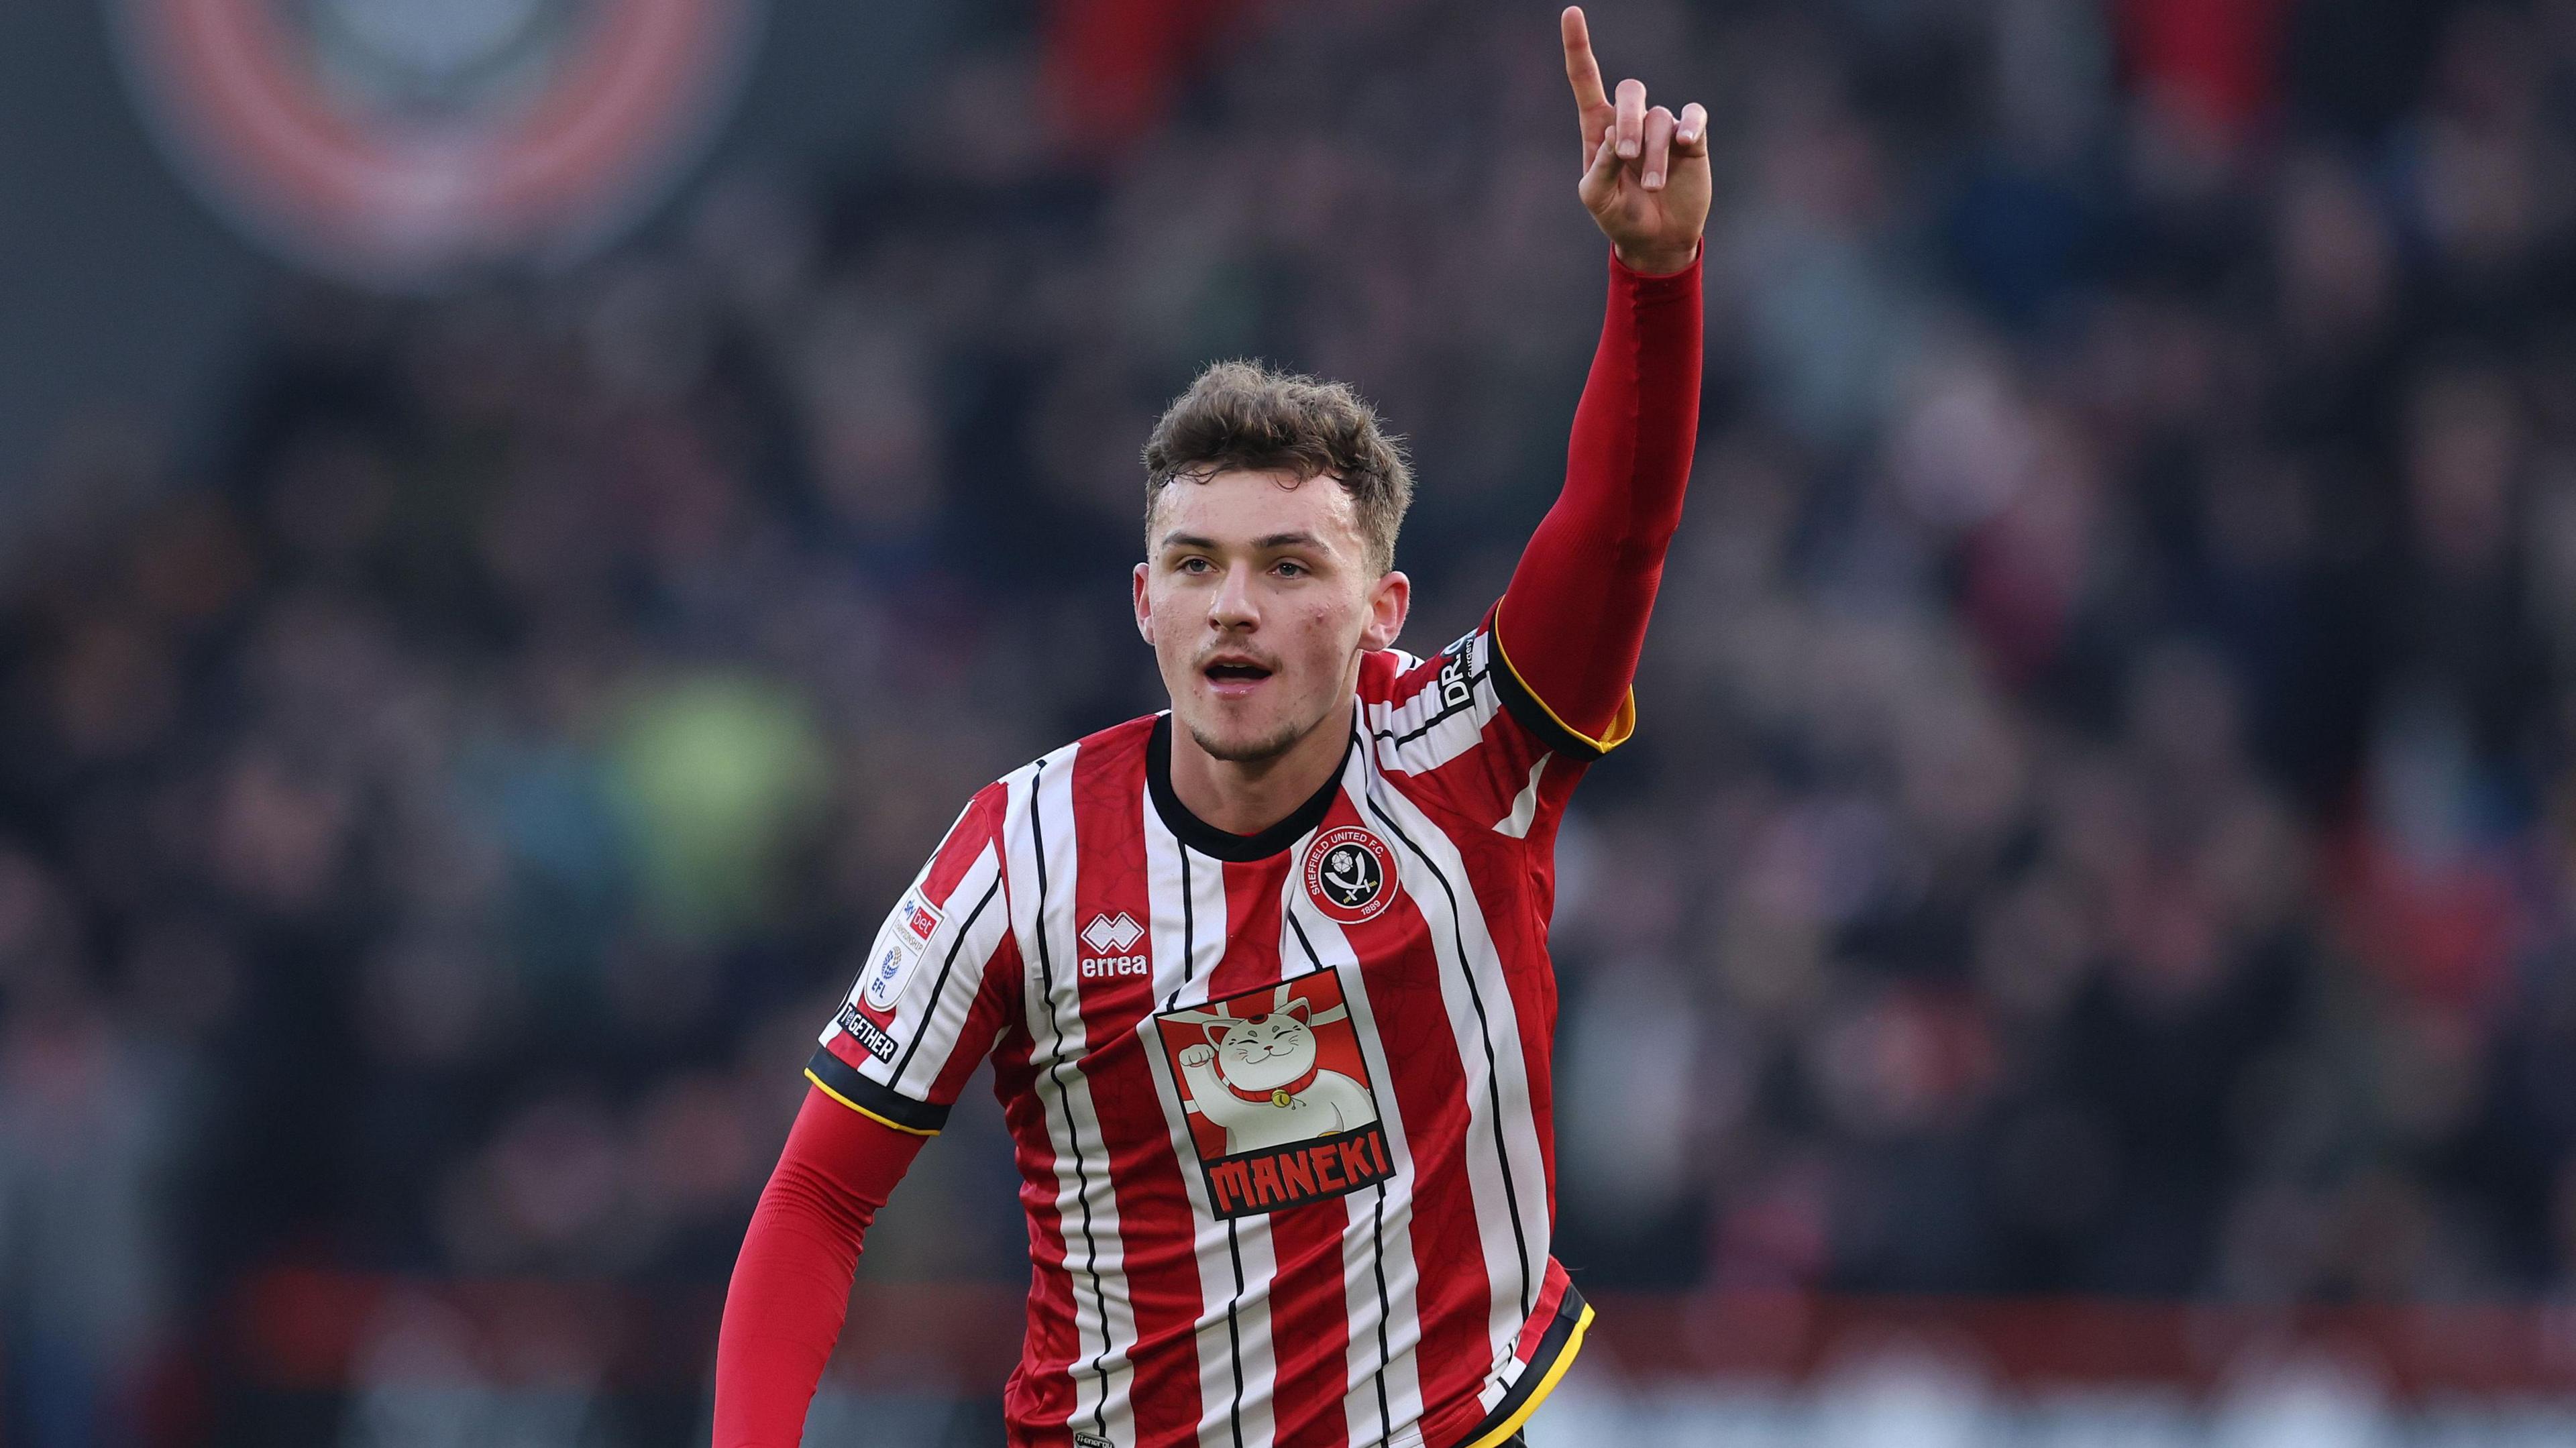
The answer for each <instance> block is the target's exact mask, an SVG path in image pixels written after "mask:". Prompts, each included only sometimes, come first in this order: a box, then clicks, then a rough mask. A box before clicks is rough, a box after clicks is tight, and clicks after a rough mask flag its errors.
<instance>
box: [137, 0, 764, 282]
mask: <svg viewBox="0 0 2576 1448" xmlns="http://www.w3.org/2000/svg"><path fill="white" fill-rule="evenodd" d="M763 3H764V0H476V3H473V4H459V3H455V0H293V3H284V0H119V3H117V4H116V5H115V6H114V7H112V8H113V9H114V11H115V12H116V15H117V18H118V19H119V20H120V21H121V22H122V24H120V25H119V26H118V27H117V38H118V39H119V40H120V41H121V42H122V47H123V50H124V53H125V59H126V66H125V71H126V76H127V79H128V81H129V82H130V84H131V85H132V87H133V89H134V90H135V92H136V94H137V97H138V99H139V100H140V101H141V102H142V110H143V112H144V116H145V119H146V120H147V121H149V122H150V123H151V127H152V129H153V130H154V131H155V132H156V134H157V137H158V139H159V140H160V142H161V144H162V147H163V149H164V150H165V151H167V152H168V153H169V154H170V155H171V157H172V158H173V159H174V160H176V161H177V162H179V163H180V165H181V167H182V169H183V170H184V171H185V173H186V174H187V177H188V179H189V180H190V181H192V182H194V183H195V184H196V186H197V188H198V190H199V191H200V193H201V194H203V195H204V196H205V197H206V199H207V200H208V201H209V202H211V203H212V204H213V205H214V206H215V208H216V209H217V210H218V211H220V212H222V213H223V214H224V215H225V216H226V218H227V219H229V220H231V221H232V222H233V223H234V224H235V225H237V226H238V227H240V228H241V229H242V230H243V231H245V232H248V233H249V234H250V235H252V236H253V237H255V238H257V239H258V240H259V241H261V242H263V243H265V244H267V245H268V246H270V247H272V248H274V249H276V250H278V251H281V252H283V253H285V254H286V255H287V256H288V257H290V258H292V259H293V260H295V261H297V262H300V263H302V264H304V265H306V266H308V267H312V268H314V269H316V270H319V271H324V272H329V273H332V274H334V275H336V276H339V277H342V278H345V279H348V280H351V281H357V282H363V283H368V284H371V285H377V286H387V287H397V288H415V287H421V286H425V285H436V284H439V283H442V282H446V281H450V280H453V279H454V278H456V277H457V276H458V275H460V274H463V273H468V272H472V271H475V270H478V269H484V268H489V267H492V266H494V265H497V264H509V263H516V262H527V261H533V262H537V263H539V264H545V265H561V264H563V263H566V262H570V261H574V260H577V259H579V258H580V257H581V256H583V255H585V254H587V253H589V252H590V251H592V250H594V249H596V248H597V247H598V246H600V245H602V244H603V243H604V242H605V241H606V240H607V239H608V238H609V237H610V236H611V235H613V234H614V233H616V232H617V231H619V230H621V229H623V228H624V227H625V226H626V225H627V223H629V222H631V221H633V220H635V219H637V218H638V217H639V216H640V215H641V214H642V213H643V212H644V211H645V210H646V209H647V208H648V207H650V206H652V205H653V204H654V203H655V202H656V201H658V200H659V199H660V197H661V195H662V194H663V192H664V191H665V190H666V189H667V188H668V187H669V186H670V185H672V184H673V183H674V182H675V181H676V180H677V179H678V177H679V175H680V173H681V171H682V170H683V169H684V168H685V167H686V166H687V164H688V163H689V162H690V161H691V160H692V159H693V158H694V157H695V155H696V153H697V152H698V151H699V150H700V149H701V148H702V147H703V146H704V144H705V142H707V141H708V140H709V139H711V138H712V136H713V133H714V130H715V123H716V122H717V121H718V120H720V119H721V118H722V117H723V116H724V114H725V112H726V111H727V110H728V109H729V108H730V105H731V102H732V100H733V97H734V95H735V94H736V93H737V92H738V91H739V90H740V88H741V82H742V79H743V75H744V72H745V71H746V70H747V69H748V62H749V60H750V57H751V52H752V40H753V38H754V36H755V35H756V33H757V31H758V29H759V26H758V20H759V18H760V14H761V11H762V5H763Z"/></svg>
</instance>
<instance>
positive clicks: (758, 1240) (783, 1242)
mask: <svg viewBox="0 0 2576 1448" xmlns="http://www.w3.org/2000/svg"><path fill="white" fill-rule="evenodd" d="M923 1140H925V1138H923V1137H919V1136H914V1135H911V1134H909V1133H907V1132H901V1131H897V1130H895V1129H893V1128H892V1127H889V1126H883V1125H879V1124H878V1123H877V1122H874V1121H871V1120H869V1119H868V1118H867V1117H864V1116H861V1115H860V1114H859V1113H858V1112H856V1111H853V1110H851V1109H850V1108H849V1107H847V1106H844V1105H842V1104H841V1103H840V1102H838V1101H835V1100H833V1099H832V1098H831V1097H829V1096H826V1095H824V1094H823V1093H822V1092H820V1091H807V1092H806V1093H805V1104H804V1106H803V1107H802V1108H801V1109H800V1110H798V1112H797V1113H796V1125H795V1127H794V1128H793V1129H791V1130H790V1131H789V1132H788V1133H787V1146H786V1149H785V1150H783V1151H781V1152H780V1153H779V1154H778V1169H777V1170H776V1171H773V1172H771V1173H770V1176H769V1185H768V1186H767V1187H765V1188H763V1189H762V1191H761V1193H760V1205H759V1206H758V1207H756V1208H754V1209H753V1211H752V1214H751V1228H750V1230H749V1231H747V1232H745V1233H744V1234H743V1239H742V1255H741V1256H740V1257H738V1258H736V1259H735V1260H734V1264H733V1285H732V1286H731V1287H730V1288H729V1289H728V1290H727V1291H726V1293H725V1306H724V1326H723V1327H722V1328H721V1329H720V1330H719V1331H718V1332H717V1334H716V1426H715V1442H714V1448H797V1445H798V1444H799V1443H801V1442H802V1441H803V1440H804V1437H805V1410H806V1409H807V1407H809V1406H810V1405H811V1404H812V1402H813V1399H814V1386H815V1384H817V1383H819V1382H821V1381H822V1378H823V1364H824V1363H825V1362H826V1361H828V1360H829V1359H830V1358H831V1356H832V1344H833V1343H834V1342H836V1341H837V1340H838V1339H839V1338H840V1335H841V1319H842V1318H843V1317H844V1316H845V1315H847V1314H848V1312H849V1310H850V1281H851V1278H852V1277H853V1276H855V1275H856V1274H857V1272H858V1270H859V1243H860V1240H861V1239H862V1238H863V1237H865V1236H866V1234H867V1230H868V1223H870V1222H871V1221H874V1220H875V1219H876V1214H877V1209H878V1208H879V1207H882V1206H884V1205H885V1202H886V1198H887V1196H889V1195H891V1194H892V1193H893V1191H894V1184H895V1183H896V1182H898V1181H900V1180H902V1179H903V1174H904V1170H905V1169H906V1168H908V1167H910V1166H911V1165H912V1159H913V1157H914V1156H916V1155H918V1154H919V1153H920V1151H921V1143H922V1142H923Z"/></svg>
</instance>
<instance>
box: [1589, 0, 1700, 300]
mask: <svg viewBox="0 0 2576 1448" xmlns="http://www.w3.org/2000/svg"><path fill="white" fill-rule="evenodd" d="M1560 28H1561V29H1562V30H1563V32H1564V35H1565V78H1566V80H1568V81H1569V82H1571V83H1572V84H1573V86H1574V106H1575V111H1576V113H1577V116H1578V118H1579V119H1580V121H1581V122H1582V128H1583V182H1582V184H1581V185H1580V186H1578V187H1577V188H1576V194H1577V195H1579V196H1581V197H1582V198H1583V205H1584V208H1585V209H1586V210H1588V211H1590V212H1591V213H1592V219H1593V220H1594V221H1595V222H1597V223H1599V225H1600V227H1601V232H1602V234H1603V235H1604V236H1607V237H1609V238H1610V245H1611V246H1612V247H1613V248H1614V249H1616V250H1617V252H1618V253H1619V260H1620V261H1622V262H1625V263H1626V264H1627V265H1628V266H1629V267H1630V268H1632V269H1634V270H1636V271H1641V272H1654V273H1668V272H1677V271H1680V270H1681V269H1682V268H1684V267H1687V266H1689V265H1690V263H1691V258H1692V257H1694V256H1696V255H1698V254H1699V237H1700V233H1701V232H1702V231H1703V230H1705V229H1706V228H1707V226H1708V196H1709V179H1708V109H1707V107H1705V106H1702V105H1701V104H1700V103H1699V102H1697V101H1693V102H1691V103H1690V104H1689V105H1686V106H1684V107H1682V113H1681V114H1680V115H1679V116H1675V115H1674V114H1673V113H1672V112H1671V111H1669V110H1666V109H1665V108H1664V107H1662V106H1656V107H1654V108H1652V109H1648V108H1647V105H1646V83H1645V82H1644V81H1639V80H1623V81H1621V82H1619V91H1618V96H1617V98H1616V99H1615V100H1614V99H1613V98H1612V97H1611V96H1610V95H1609V93H1607V92H1605V91H1604V90H1602V88H1601V67H1600V65H1599V64H1598V63H1596V62H1595V61H1594V60H1593V59H1592V32H1591V30H1590V29H1589V28H1588V27H1586V26H1585V25H1584V23H1583V10H1582V8H1581V7H1580V6H1572V5H1569V6H1567V7H1566V10H1565V14H1564V15H1563V16H1562V17H1561V18H1560Z"/></svg>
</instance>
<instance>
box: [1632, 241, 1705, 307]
mask: <svg viewBox="0 0 2576 1448" xmlns="http://www.w3.org/2000/svg"><path fill="white" fill-rule="evenodd" d="M1707 259H1708V238H1707V237H1705V236H1703V237H1701V238H1700V239H1699V241H1698V243H1697V244H1696V245H1694V246H1693V247H1692V248H1691V259H1690V265H1689V266H1686V267H1683V268H1682V269H1681V270H1680V271H1676V272H1641V271H1639V270H1637V269H1636V268H1635V267H1632V266H1630V265H1628V264H1627V263H1626V262H1624V261H1621V260H1620V259H1619V248H1617V247H1615V246H1614V247H1612V248H1610V276H1611V279H1612V280H1613V281H1614V282H1617V283H1619V284H1621V285H1625V286H1627V287H1630V288H1631V289H1633V290H1635V291H1637V292H1639V293H1641V294H1644V295H1656V294H1669V293H1672V292H1678V291H1684V290H1696V289H1697V288H1698V286H1699V281H1700V270H1701V263H1703V262H1705V261H1706V260H1707Z"/></svg>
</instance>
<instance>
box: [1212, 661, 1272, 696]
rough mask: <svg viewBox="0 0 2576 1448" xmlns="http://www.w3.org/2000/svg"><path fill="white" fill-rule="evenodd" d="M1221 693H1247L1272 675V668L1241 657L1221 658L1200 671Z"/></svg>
mask: <svg viewBox="0 0 2576 1448" xmlns="http://www.w3.org/2000/svg"><path fill="white" fill-rule="evenodd" d="M1199 672H1200V673H1201V674H1202V675H1204V676H1205V677H1206V679H1207V681H1208V683H1209V685H1210V686H1211V687H1213V688H1214V689H1215V690H1216V692H1217V693H1219V694H1247V693H1250V692H1251V691H1252V690H1253V689H1254V688H1256V687H1258V686H1259V685H1260V683H1261V681H1262V680H1264V679H1267V678H1269V677H1270V672H1271V671H1270V670H1269V669H1267V668H1265V667H1263V666H1262V665H1260V664H1255V663H1249V662H1246V661H1244V660H1241V659H1219V660H1217V661H1215V662H1214V663H1211V664H1208V665H1207V666H1206V667H1204V668H1202V669H1201V670H1200V671H1199Z"/></svg>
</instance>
